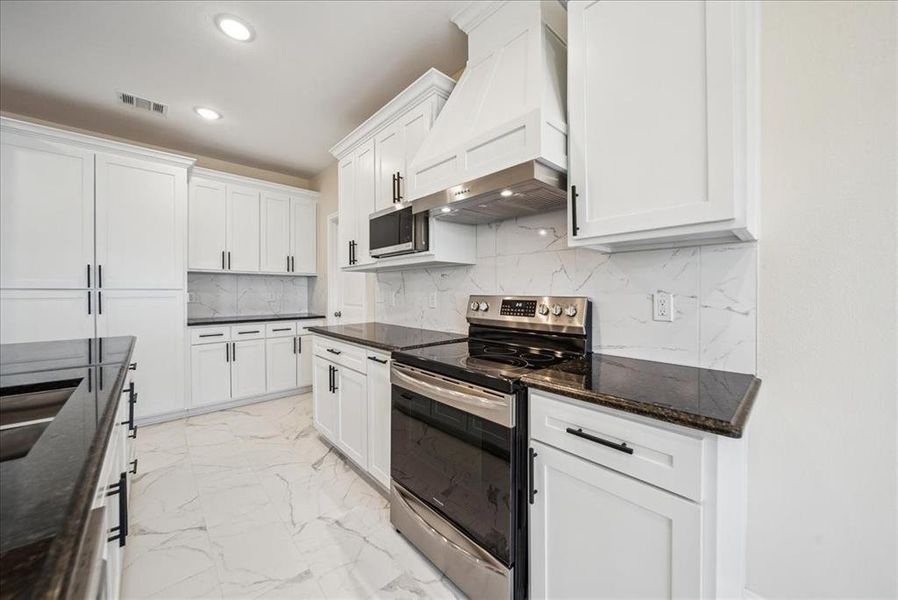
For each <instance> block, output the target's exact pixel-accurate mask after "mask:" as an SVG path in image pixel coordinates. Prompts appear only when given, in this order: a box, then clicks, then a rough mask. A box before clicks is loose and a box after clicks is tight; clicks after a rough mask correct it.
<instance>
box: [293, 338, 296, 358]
mask: <svg viewBox="0 0 898 600" xmlns="http://www.w3.org/2000/svg"><path fill="white" fill-rule="evenodd" d="M293 354H296V336H295V335H294V336H293Z"/></svg>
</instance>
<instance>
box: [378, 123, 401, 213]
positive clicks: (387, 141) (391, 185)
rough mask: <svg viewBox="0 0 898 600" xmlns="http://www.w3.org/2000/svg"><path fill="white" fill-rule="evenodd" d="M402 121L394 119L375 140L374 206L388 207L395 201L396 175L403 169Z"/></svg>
mask: <svg viewBox="0 0 898 600" xmlns="http://www.w3.org/2000/svg"><path fill="white" fill-rule="evenodd" d="M403 133H404V132H403V129H402V122H401V121H396V122H395V123H393V124H392V125H390V126H389V127H388V128H387V129H385V130H384V131H382V132H381V133H380V134H379V135H378V136H377V138H376V142H375V154H376V156H375V167H374V171H375V178H376V183H375V185H376V188H377V189H376V192H375V196H376V198H375V206H374V210H382V209H384V208H389V207H390V206H393V204H395V203H396V202H397V199H396V177H397V175H400V174H401V173H403V172H404V171H405V139H404V137H403Z"/></svg>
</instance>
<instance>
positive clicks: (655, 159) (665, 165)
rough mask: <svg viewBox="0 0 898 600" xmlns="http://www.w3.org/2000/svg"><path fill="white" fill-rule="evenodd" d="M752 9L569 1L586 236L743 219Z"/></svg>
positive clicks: (574, 126) (582, 232) (574, 159)
mask: <svg viewBox="0 0 898 600" xmlns="http://www.w3.org/2000/svg"><path fill="white" fill-rule="evenodd" d="M743 4H744V3H736V2H720V1H713V2H712V1H708V0H705V1H699V2H694V1H680V0H675V1H669V2H570V3H568V36H569V37H568V55H569V70H568V91H569V96H568V108H569V115H568V116H569V119H570V128H569V130H568V131H569V132H570V133H569V135H570V140H569V141H570V144H569V146H570V169H569V177H568V181H569V183H570V184H572V185H575V186H576V190H577V198H576V199H575V200H574V202H575V203H576V219H577V225H578V227H579V231H578V232H577V234H576V235H577V238H589V237H594V236H607V235H615V234H624V233H632V232H646V231H651V230H656V229H660V228H665V227H676V226H683V225H694V224H700V223H710V222H715V221H721V220H726V219H732V218H733V217H734V214H735V207H736V203H737V202H738V201H740V200H739V199H738V198H737V196H739V192H738V191H737V188H736V183H737V181H738V180H739V179H740V177H738V176H737V171H736V161H737V160H742V158H741V157H740V156H739V155H738V152H737V151H736V148H737V145H738V142H739V140H738V139H736V138H737V137H738V136H737V134H736V131H737V129H738V128H737V126H736V121H737V119H736V116H735V115H736V113H735V112H734V111H735V110H737V109H736V108H735V106H736V104H738V102H743V101H744V93H743V94H741V96H737V91H742V92H744V85H745V81H744V76H745V74H744V67H742V68H741V69H740V65H737V63H738V62H740V59H739V58H737V57H738V56H740V53H739V52H738V51H737V47H736V46H737V40H739V39H742V38H744V35H745V34H744V24H742V17H741V15H742V12H743V11H744V10H745V9H746V8H745V6H744V5H743ZM740 27H742V28H743V31H741V32H740ZM740 36H741V37H740ZM743 43H744V40H743ZM742 54H743V55H744V52H743V53H742ZM743 58H744V57H743ZM740 70H742V71H743V72H742V74H741V75H740V74H739V72H740ZM740 78H741V80H740ZM740 98H741V99H740ZM646 235H647V236H650V234H646Z"/></svg>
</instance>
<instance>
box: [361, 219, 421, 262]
mask: <svg viewBox="0 0 898 600" xmlns="http://www.w3.org/2000/svg"><path fill="white" fill-rule="evenodd" d="M368 233H369V238H368V247H369V249H370V252H369V253H370V254H371V256H373V257H374V258H383V257H386V256H396V255H398V254H408V253H410V252H415V219H414V215H413V214H412V207H411V206H407V207H405V208H401V209H398V210H397V209H396V208H394V207H390V208H387V209H385V210H382V211H379V212H376V213H372V214H371V216H370V217H369V219H368Z"/></svg>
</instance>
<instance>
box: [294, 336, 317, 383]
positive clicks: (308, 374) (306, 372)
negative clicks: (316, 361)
mask: <svg viewBox="0 0 898 600" xmlns="http://www.w3.org/2000/svg"><path fill="white" fill-rule="evenodd" d="M312 337H313V336H311V335H301V336H298V338H297V340H296V344H297V345H296V387H306V386H309V385H312V353H313V352H314V350H313V342H312Z"/></svg>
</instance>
